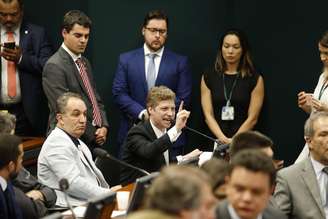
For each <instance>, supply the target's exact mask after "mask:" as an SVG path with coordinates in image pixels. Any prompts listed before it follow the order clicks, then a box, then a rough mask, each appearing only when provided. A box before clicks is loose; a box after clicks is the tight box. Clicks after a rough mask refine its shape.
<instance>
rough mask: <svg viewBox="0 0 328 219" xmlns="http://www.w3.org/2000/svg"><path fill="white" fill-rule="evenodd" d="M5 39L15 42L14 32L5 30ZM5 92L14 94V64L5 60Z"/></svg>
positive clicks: (9, 94)
mask: <svg viewBox="0 0 328 219" xmlns="http://www.w3.org/2000/svg"><path fill="white" fill-rule="evenodd" d="M7 41H8V42H15V39H14V33H13V32H7ZM7 92H8V96H9V97H15V96H16V64H15V62H12V61H8V60H7Z"/></svg>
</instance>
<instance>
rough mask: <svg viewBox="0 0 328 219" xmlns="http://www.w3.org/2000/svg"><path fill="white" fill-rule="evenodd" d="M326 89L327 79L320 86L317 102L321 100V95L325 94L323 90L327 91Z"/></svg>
mask: <svg viewBox="0 0 328 219" xmlns="http://www.w3.org/2000/svg"><path fill="white" fill-rule="evenodd" d="M327 87H328V83H327V79H325V81H324V82H323V84H322V86H321V89H320V92H319V100H320V99H321V97H322V95H323V93H324V92H325V90H326V89H327Z"/></svg>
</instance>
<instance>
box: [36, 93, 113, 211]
mask: <svg viewBox="0 0 328 219" xmlns="http://www.w3.org/2000/svg"><path fill="white" fill-rule="evenodd" d="M56 109H57V114H56V119H57V121H58V122H57V126H56V128H55V129H54V130H53V131H52V132H51V133H50V135H49V136H48V138H47V139H46V141H45V142H44V144H43V146H42V149H41V152H40V154H39V158H38V179H39V180H40V182H41V183H43V184H44V185H47V186H49V187H50V188H53V189H55V190H56V194H57V201H56V205H58V206H66V205H67V203H66V201H65V196H64V193H63V192H61V191H60V189H59V185H58V182H59V181H60V180H61V179H63V178H65V179H67V181H68V183H69V189H68V190H67V192H68V194H69V197H68V202H69V203H70V204H71V205H73V206H78V205H81V204H84V203H85V202H86V201H87V200H88V199H90V198H94V197H96V196H99V195H102V194H104V193H105V192H109V191H110V189H109V185H108V184H107V182H106V181H105V179H104V177H103V175H102V173H101V171H100V170H99V169H98V168H97V167H96V165H95V163H94V161H93V160H92V156H91V152H90V150H89V148H88V147H87V145H86V144H85V143H84V142H83V141H81V140H80V137H81V136H82V135H83V133H84V131H85V129H86V125H87V107H86V105H85V103H84V101H83V99H82V97H81V96H80V95H78V94H75V93H64V94H63V95H62V96H60V97H59V98H58V100H57V106H56Z"/></svg>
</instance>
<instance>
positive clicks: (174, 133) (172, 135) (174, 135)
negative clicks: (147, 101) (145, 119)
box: [149, 119, 182, 165]
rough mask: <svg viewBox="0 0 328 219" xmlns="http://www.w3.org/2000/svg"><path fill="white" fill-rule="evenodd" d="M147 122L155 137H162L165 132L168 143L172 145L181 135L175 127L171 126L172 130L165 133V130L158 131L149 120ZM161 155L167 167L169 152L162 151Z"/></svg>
mask: <svg viewBox="0 0 328 219" xmlns="http://www.w3.org/2000/svg"><path fill="white" fill-rule="evenodd" d="M149 121H150V125H151V127H152V128H153V130H154V132H155V135H156V137H157V138H160V137H162V136H163V135H164V134H165V133H166V132H167V135H168V136H169V138H170V141H171V142H172V143H173V142H175V141H176V140H177V139H178V137H179V136H180V135H181V133H182V132H181V131H180V132H178V130H177V128H176V127H175V126H173V127H172V128H170V129H169V130H168V131H166V129H165V130H164V131H162V130H160V129H158V128H157V127H156V126H155V125H154V123H153V122H152V121H151V119H150V120H149ZM163 155H164V158H165V163H166V165H169V162H170V161H169V151H168V150H166V151H164V153H163Z"/></svg>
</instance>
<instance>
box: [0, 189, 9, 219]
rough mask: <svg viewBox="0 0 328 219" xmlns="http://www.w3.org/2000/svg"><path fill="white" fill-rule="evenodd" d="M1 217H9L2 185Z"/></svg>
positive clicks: (0, 191) (0, 193)
mask: <svg viewBox="0 0 328 219" xmlns="http://www.w3.org/2000/svg"><path fill="white" fill-rule="evenodd" d="M0 218H4V219H7V218H8V211H7V204H6V198H5V195H4V193H3V191H2V188H1V186H0Z"/></svg>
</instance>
